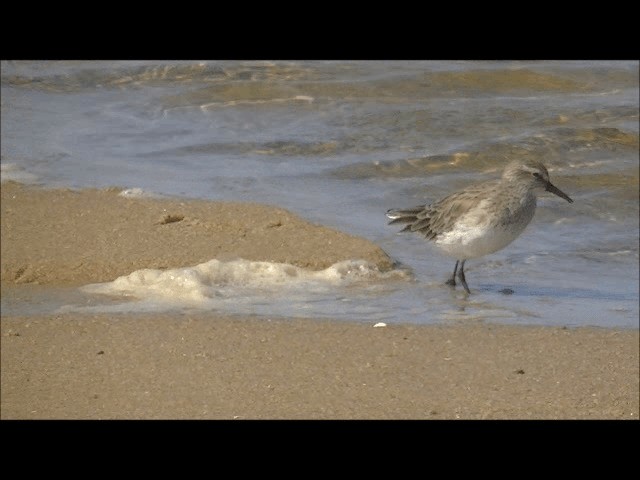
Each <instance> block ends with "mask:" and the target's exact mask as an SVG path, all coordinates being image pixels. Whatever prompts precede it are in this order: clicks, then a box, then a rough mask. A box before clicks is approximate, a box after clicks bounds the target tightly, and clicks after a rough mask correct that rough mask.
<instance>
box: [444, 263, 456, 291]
mask: <svg viewBox="0 0 640 480" xmlns="http://www.w3.org/2000/svg"><path fill="white" fill-rule="evenodd" d="M457 271H458V261H457V260H456V266H455V267H454V268H453V275H451V278H450V279H449V280H447V281H446V282H445V284H446V285H451V286H452V287H455V286H456V272H457Z"/></svg>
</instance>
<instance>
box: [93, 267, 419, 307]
mask: <svg viewBox="0 0 640 480" xmlns="http://www.w3.org/2000/svg"><path fill="white" fill-rule="evenodd" d="M408 276H409V274H408V272H406V271H403V270H392V271H389V272H380V271H379V270H378V268H377V267H376V266H375V265H372V264H370V263H368V262H366V261H364V260H345V261H342V262H338V263H335V264H333V265H331V266H330V267H329V268H326V269H324V270H319V271H315V270H307V269H304V268H300V267H296V266H294V265H290V264H287V263H273V262H253V261H249V260H244V259H238V260H232V261H227V262H223V261H220V260H216V259H214V260H210V261H208V262H205V263H201V264H199V265H195V266H192V267H184V268H174V269H170V270H155V269H143V270H136V271H134V272H132V273H130V274H129V275H125V276H122V277H119V278H117V279H116V280H114V281H113V282H107V283H96V284H91V285H86V286H84V287H82V288H81V290H82V291H84V292H85V293H97V294H106V295H117V296H124V297H134V298H136V299H139V300H144V301H150V302H153V303H155V304H156V305H158V304H162V305H165V306H167V305H169V306H174V307H178V306H189V307H205V308H209V307H224V304H231V303H233V306H234V307H237V306H238V305H239V304H244V305H245V307H247V306H248V307H251V306H253V307H256V306H258V305H264V304H265V303H270V302H272V301H278V302H282V301H283V297H286V298H285V299H286V300H287V301H288V300H291V301H292V302H299V303H305V302H308V301H314V298H315V300H318V299H319V298H320V297H322V298H325V297H326V296H327V294H329V297H330V298H333V299H335V295H336V293H337V292H338V290H339V289H341V288H343V287H348V286H353V285H355V284H372V283H373V284H375V283H379V281H382V280H385V279H393V278H397V279H403V278H407V277H408ZM227 306H229V305H227Z"/></svg>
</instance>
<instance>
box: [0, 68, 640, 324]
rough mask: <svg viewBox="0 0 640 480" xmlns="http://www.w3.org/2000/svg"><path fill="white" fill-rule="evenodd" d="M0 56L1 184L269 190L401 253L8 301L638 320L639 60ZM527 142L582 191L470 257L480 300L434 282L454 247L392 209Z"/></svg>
mask: <svg viewBox="0 0 640 480" xmlns="http://www.w3.org/2000/svg"><path fill="white" fill-rule="evenodd" d="M1 66H2V92H1V93H2V106H1V114H2V122H1V133H2V142H1V152H2V178H3V180H5V179H10V178H14V179H17V180H19V181H23V182H28V183H38V184H43V185H48V186H65V187H73V188H84V187H107V186H120V187H123V188H131V189H142V191H143V192H148V193H155V194H164V195H180V196H188V197H194V198H204V199H211V200H238V201H255V202H261V203H267V204H273V205H278V206H282V207H284V208H287V209H289V210H291V211H293V212H295V213H297V214H299V215H301V216H302V217H304V218H307V219H309V220H311V221H313V222H318V223H322V224H325V225H329V226H332V227H335V228H338V229H340V230H343V231H345V232H348V233H351V234H355V235H360V236H363V237H366V238H368V239H370V240H371V241H373V242H376V243H377V244H379V245H381V246H382V248H383V249H384V250H385V251H386V252H388V253H389V254H390V255H391V256H392V257H393V258H394V259H395V260H397V261H398V262H399V264H401V265H402V266H403V267H405V268H406V269H408V273H406V274H404V275H399V276H396V277H394V278H387V277H383V276H379V277H376V278H371V277H370V278H366V279H359V280H358V281H352V280H350V279H348V278H344V279H342V280H341V281H340V282H338V283H337V284H329V285H322V284H321V283H320V284H318V285H317V288H313V289H305V288H301V287H300V284H296V282H295V281H293V282H291V283H290V284H287V285H284V286H283V285H282V284H278V283H277V282H275V281H274V283H273V285H275V286H276V287H275V288H267V287H266V286H265V285H264V284H261V285H253V284H251V282H250V281H248V282H247V283H246V284H239V285H233V286H229V285H217V284H216V281H215V280H214V281H213V288H214V290H215V291H217V292H218V294H217V295H212V296H211V298H209V299H208V300H206V301H202V302H200V304H198V303H197V302H196V303H193V302H190V303H184V302H183V303H181V302H180V301H175V302H173V303H171V302H169V303H164V304H163V303H160V302H157V301H154V300H153V299H152V298H149V297H144V300H137V301H132V300H131V298H130V297H120V299H121V300H122V301H119V300H118V298H119V297H118V296H117V295H116V296H115V297H114V296H109V297H105V296H104V295H93V296H91V295H88V294H86V293H81V294H80V293H73V294H72V293H71V292H66V293H65V292H64V291H63V290H62V291H60V292H58V293H59V294H57V295H53V296H52V294H51V292H49V293H47V294H44V293H35V292H36V290H37V291H38V292H41V290H39V289H34V290H33V291H34V297H33V298H32V299H29V298H23V299H22V300H21V301H17V300H15V299H13V300H12V299H11V298H9V297H11V296H6V295H3V298H2V309H3V312H4V313H7V312H28V311H30V310H33V309H34V308H35V307H34V306H35V305H39V307H38V308H40V309H46V308H47V306H50V308H51V310H52V311H58V310H59V309H63V310H64V309H65V308H66V309H74V308H78V309H87V308H89V309H92V310H91V311H95V310H100V309H111V310H121V311H123V310H130V309H134V310H135V309H138V310H144V309H156V310H157V309H160V310H161V309H170V310H172V311H173V310H177V311H189V309H198V308H206V309H208V310H211V309H215V310H219V311H229V312H234V313H241V314H257V315H279V316H282V315H283V316H296V317H300V316H304V317H330V318H341V319H345V320H352V321H363V320H364V321H384V322H388V323H389V322H391V323H392V322H403V321H412V322H417V323H433V322H441V321H457V320H459V319H481V320H485V321H497V322H501V323H528V324H545V325H572V326H573V325H576V326H577V325H598V326H605V327H637V326H638V287H639V285H638V274H639V270H638V259H639V257H638V213H639V211H638V210H639V209H638V110H639V105H638V93H639V89H638V83H639V82H638V66H639V65H638V62H633V61H625V62H613V61H610V62H593V61H580V62H445V61H435V62H404V61H403V62H317V61H309V62H262V61H261V62H245V61H238V62H235V61H225V62H192V61H186V62H157V61H150V62H3V63H2V65H1ZM525 155H526V156H529V157H534V158H539V159H541V160H542V161H543V162H544V163H545V164H546V165H547V167H548V168H549V170H550V175H551V178H552V181H553V182H554V183H555V184H556V185H557V186H558V187H559V188H561V189H562V190H563V191H565V192H567V193H568V194H569V195H570V196H571V197H572V198H573V199H574V201H575V203H573V204H571V205H570V204H568V203H566V202H564V201H563V200H561V199H559V198H557V197H554V196H551V195H549V196H543V197H541V198H540V200H539V202H538V210H537V212H536V217H535V218H534V220H533V221H532V223H531V225H530V226H529V227H528V228H527V230H525V232H524V234H523V235H522V236H521V237H520V238H519V239H518V240H516V241H515V242H514V243H513V244H511V245H510V246H508V247H507V248H506V249H504V250H502V251H500V252H497V253H495V254H493V255H490V256H487V257H484V258H482V259H478V260H471V261H469V262H467V266H466V271H467V280H468V282H469V285H470V287H471V289H472V291H473V295H472V296H470V297H469V298H466V296H465V295H464V294H463V293H462V292H461V291H460V290H458V291H452V290H451V289H449V288H448V287H445V286H443V285H442V283H443V282H444V280H446V278H447V277H448V275H449V274H450V273H451V270H452V269H453V264H454V263H455V262H454V261H453V260H451V259H449V258H448V257H445V256H444V255H441V254H440V253H438V251H436V250H435V249H434V248H432V247H431V246H429V245H427V244H426V242H424V241H423V240H422V239H421V238H420V237H418V236H416V235H414V236H412V235H406V234H403V235H397V234H396V231H397V230H398V229H397V228H396V227H394V226H387V225H386V222H387V219H386V217H385V216H384V212H385V211H386V210H387V209H389V208H392V207H409V206H413V205H418V204H422V203H428V202H431V201H434V200H437V199H439V198H440V197H442V196H444V195H446V194H448V193H450V192H451V191H453V190H454V189H457V188H462V187H464V186H465V185H466V184H468V183H470V182H475V181H480V180H485V179H488V178H494V177H496V176H498V175H499V172H500V170H501V169H502V166H503V165H504V164H505V163H506V161H507V159H511V158H517V157H522V156H525ZM353 260H354V261H355V260H358V259H353ZM184 267H190V266H188V265H185V266H184ZM373 277H375V275H373ZM216 289H217V290H216ZM505 289H511V290H513V292H514V293H513V294H510V295H508V294H504V293H501V291H504V290H505ZM38 295H45V297H46V299H47V300H46V301H45V300H44V299H43V298H42V297H38ZM76 295H79V297H77V296H76ZM140 295H142V294H140ZM5 297H6V298H5ZM54 297H55V298H54ZM211 299H213V300H211ZM240 299H241V301H239V300H240ZM212 302H213V303H212Z"/></svg>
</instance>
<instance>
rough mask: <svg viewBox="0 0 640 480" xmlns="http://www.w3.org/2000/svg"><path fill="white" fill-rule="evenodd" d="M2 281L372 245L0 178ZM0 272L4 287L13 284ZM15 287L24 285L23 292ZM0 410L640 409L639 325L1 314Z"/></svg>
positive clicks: (249, 215) (146, 413) (295, 220)
mask: <svg viewBox="0 0 640 480" xmlns="http://www.w3.org/2000/svg"><path fill="white" fill-rule="evenodd" d="M1 188H2V204H1V207H2V217H1V221H2V225H1V227H2V228H1V230H2V231H1V241H2V243H1V248H2V250H1V254H2V257H1V261H2V262H1V263H2V276H1V282H2V283H1V285H2V287H3V288H2V294H3V295H20V291H21V289H29V288H33V287H32V285H34V284H39V285H40V287H39V288H43V287H42V286H44V287H46V288H48V287H58V286H70V285H81V284H85V283H91V282H99V281H108V280H113V279H114V278H116V277H117V276H119V275H123V274H127V273H130V272H131V271H133V270H135V269H139V268H170V267H178V266H185V265H192V264H196V263H200V262H203V261H207V260H210V259H211V258H219V259H229V258H236V257H242V258H247V259H251V260H268V261H278V262H288V263H293V264H295V265H299V266H302V267H307V268H313V269H321V268H325V267H327V266H328V265H330V264H332V263H334V262H336V261H340V260H344V259H355V258H363V259H365V260H369V261H371V262H373V263H375V264H377V265H378V266H379V268H380V269H382V270H386V269H388V268H390V267H391V265H392V262H391V260H390V259H389V258H388V256H387V255H386V254H385V253H384V252H383V251H382V250H381V249H380V248H379V247H377V246H376V245H374V244H372V243H370V242H368V241H366V240H364V239H361V238H357V237H354V236H351V235H346V234H343V233H341V232H337V231H335V230H331V229H328V228H325V227H322V226H318V225H312V224H310V223H308V222H306V221H304V220H302V219H300V218H299V217H296V216H295V215H293V214H292V213H290V212H287V211H285V210H282V209H278V208H273V207H268V206H264V205H255V204H237V203H234V204H231V203H218V202H204V201H181V200H150V199H130V198H123V197H119V196H118V195H117V193H118V191H119V190H118V189H109V190H84V191H79V192H78V191H71V190H45V189H38V188H34V187H24V186H22V185H19V184H16V183H12V182H9V183H3V184H2V187H1ZM9 286H11V288H7V287H9ZM25 291H26V290H25ZM0 327H1V336H0V340H1V365H0V366H1V390H0V394H1V404H0V407H1V410H0V415H1V418H2V419H16V418H20V419H25V418H83V419H87V418H91V419H96V418H100V419H111V418H211V419H234V418H237V419H263V418H265V419H275V418H295V419H297V418H300V419H302V418H304V419H322V418H333V419H351V418H354V419H355V418H367V419H383V418H412V419H455V418H465V419H469V418H536V419H540V418H562V419H566V418H593V419H599V418H614V419H637V418H638V414H639V402H640V400H639V388H640V387H639V378H640V373H639V355H638V350H639V348H638V347H639V337H638V331H637V330H612V329H611V330H610V329H595V328H579V329H562V328H552V327H520V326H500V325H490V324H484V323H478V324H469V323H465V324H461V325H460V324H459V325H439V326H416V325H394V326H388V327H385V328H373V327H372V326H371V324H370V323H368V322H366V319H363V323H347V322H340V321H325V320H300V319H290V320H289V319H286V320H285V319H268V318H260V317H256V318H240V317H229V316H224V315H220V314H216V313H211V314H201V315H168V314H167V315H123V316H110V315H106V314H105V315H97V316H95V315H78V314H66V315H42V316H31V317H8V316H4V315H3V316H2V317H1V319H0Z"/></svg>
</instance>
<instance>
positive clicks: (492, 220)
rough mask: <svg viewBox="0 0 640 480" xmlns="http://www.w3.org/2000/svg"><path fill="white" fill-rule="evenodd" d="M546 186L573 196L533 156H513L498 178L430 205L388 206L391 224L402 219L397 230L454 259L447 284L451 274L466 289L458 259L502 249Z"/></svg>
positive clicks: (515, 235)
mask: <svg viewBox="0 0 640 480" xmlns="http://www.w3.org/2000/svg"><path fill="white" fill-rule="evenodd" d="M542 191H547V192H551V193H554V194H556V195H557V196H559V197H560V198H564V199H565V200H566V201H567V202H569V203H573V200H572V199H571V198H570V197H569V196H568V195H567V194H566V193H564V192H563V191H562V190H560V189H559V188H557V187H556V186H555V185H553V184H552V183H551V181H550V180H549V172H547V169H546V168H545V166H544V165H543V164H542V163H541V162H539V161H538V160H533V159H529V160H514V161H512V162H510V163H508V164H507V166H506V167H505V169H504V171H503V173H502V177H501V178H500V179H498V180H490V181H488V182H484V183H480V184H477V185H471V186H469V187H467V188H465V189H464V190H460V191H459V192H455V193H452V194H451V195H449V196H447V197H445V198H443V199H442V200H439V201H437V202H435V203H432V204H427V205H419V206H417V207H413V208H407V209H393V208H392V209H390V210H388V211H387V217H389V218H391V221H390V222H389V225H391V224H396V223H400V224H406V226H405V227H404V228H403V229H402V230H401V232H407V231H409V232H418V233H421V234H423V235H424V236H425V237H426V239H427V240H431V241H433V242H434V244H435V245H436V247H438V248H440V249H441V250H442V251H443V252H444V253H445V254H447V255H449V256H451V257H453V258H455V259H456V265H455V267H454V269H453V274H452V275H451V278H450V279H449V280H447V282H446V283H447V284H448V285H451V286H453V287H455V286H456V277H457V278H458V280H460V283H461V284H462V286H463V287H464V289H465V291H466V292H467V293H471V291H470V290H469V286H468V285H467V281H466V279H465V276H464V263H465V262H466V261H467V260H469V259H471V258H478V257H482V256H484V255H488V254H490V253H494V252H497V251H498V250H501V249H503V248H504V247H506V246H507V245H509V244H510V243H511V242H513V241H514V240H515V239H516V238H518V237H519V236H520V234H521V233H522V232H523V231H524V229H525V228H526V226H527V225H528V224H529V222H530V221H531V219H532V218H533V214H534V213H535V211H536V200H537V194H538V193H539V192H542Z"/></svg>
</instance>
